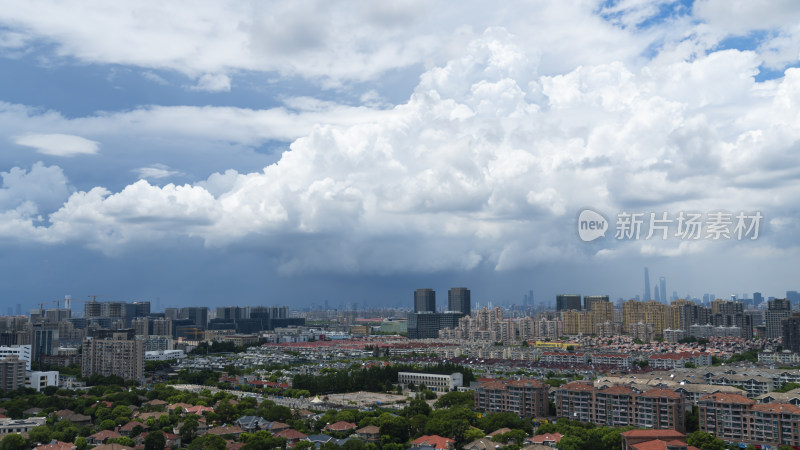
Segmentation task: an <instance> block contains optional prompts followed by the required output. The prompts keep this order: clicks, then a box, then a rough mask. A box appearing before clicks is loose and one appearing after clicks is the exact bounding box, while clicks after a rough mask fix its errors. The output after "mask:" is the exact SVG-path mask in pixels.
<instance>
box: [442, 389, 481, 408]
mask: <svg viewBox="0 0 800 450" xmlns="http://www.w3.org/2000/svg"><path fill="white" fill-rule="evenodd" d="M474 403H475V394H474V393H472V392H459V391H453V392H448V393H446V394H444V395H442V396H441V397H439V400H437V401H436V403H434V404H433V406H434V407H435V408H437V409H441V408H451V407H454V406H462V407H464V408H470V409H471V408H472V407H473V406H474Z"/></svg>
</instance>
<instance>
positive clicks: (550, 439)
mask: <svg viewBox="0 0 800 450" xmlns="http://www.w3.org/2000/svg"><path fill="white" fill-rule="evenodd" d="M563 437H564V435H563V434H561V433H545V434H537V435H536V436H533V437H529V438H528V439H526V440H525V442H530V443H531V444H539V445H546V446H548V447H553V448H555V446H556V444H558V443H559V442H561V438H563Z"/></svg>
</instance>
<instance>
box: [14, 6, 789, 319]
mask: <svg viewBox="0 0 800 450" xmlns="http://www.w3.org/2000/svg"><path fill="white" fill-rule="evenodd" d="M798 23H800V6H798V5H797V3H796V2H794V1H789V0H776V1H770V2H759V3H758V4H757V5H756V4H755V3H753V2H749V1H744V0H736V1H729V0H728V1H722V0H704V1H694V2H687V1H681V2H671V1H641V0H627V1H617V2H608V1H606V2H600V1H593V0H585V1H580V2H559V1H541V2H511V3H507V4H504V5H503V6H501V7H497V6H494V7H492V6H490V5H488V4H484V3H483V2H474V3H470V2H467V3H465V4H464V5H463V6H462V7H460V8H457V9H454V8H452V5H451V4H449V3H447V2H422V1H416V0H409V1H401V2H392V3H391V4H385V2H377V3H376V2H348V3H345V4H334V3H331V2H315V1H299V2H239V1H237V2H186V3H180V2H178V3H169V4H164V3H163V2H137V3H136V4H135V5H133V4H126V3H120V4H114V5H109V4H107V3H105V2H91V1H90V2H55V1H53V2H47V1H43V2H35V3H31V2H23V1H19V2H15V1H10V2H5V3H4V4H3V5H0V175H2V186H0V250H2V258H0V266H2V270H3V274H4V276H3V277H2V279H0V311H3V312H5V310H4V309H2V307H3V306H6V307H7V306H9V305H15V304H17V303H21V304H23V305H27V306H25V307H24V309H27V308H28V307H32V306H33V305H34V304H36V303H38V302H40V301H47V300H54V299H56V298H61V297H63V295H65V294H71V295H72V296H73V297H74V298H78V299H80V298H85V297H86V296H87V295H91V294H102V295H105V296H107V297H108V298H113V299H119V300H130V301H133V300H148V299H149V300H151V301H154V302H155V300H156V299H158V302H159V305H160V306H161V307H162V308H163V307H167V306H182V305H189V304H203V305H211V306H213V305H218V304H223V303H224V304H240V305H248V304H250V305H256V304H290V305H292V306H308V305H312V304H321V303H323V302H324V301H325V300H328V301H329V303H330V304H332V305H344V304H352V303H358V304H359V305H374V306H390V305H406V306H407V305H410V304H411V296H412V293H413V290H414V289H415V288H418V287H433V288H436V289H437V291H438V292H439V293H440V301H439V303H440V304H441V305H443V302H444V301H443V300H441V299H443V298H445V294H446V290H447V288H449V287H452V286H455V285H466V286H468V287H470V288H471V289H472V290H473V298H474V299H475V300H476V301H478V302H480V303H481V304H486V303H488V302H490V301H491V302H493V303H495V304H501V303H507V302H509V301H520V300H521V298H522V296H523V294H524V293H525V292H527V291H528V290H529V289H533V290H534V292H535V293H536V296H537V298H538V299H540V301H544V302H552V300H553V298H554V296H555V294H556V293H560V292H572V293H582V294H609V295H611V296H612V298H620V297H622V298H631V297H633V296H634V295H637V294H639V293H641V291H642V289H643V288H642V284H643V283H642V269H643V267H644V266H648V267H649V268H650V273H651V276H652V277H654V278H656V279H657V277H658V276H665V277H667V280H668V290H669V291H670V292H671V291H672V290H677V291H678V293H679V294H680V296H685V295H694V296H702V294H703V293H706V292H713V293H716V294H717V295H718V296H723V295H725V296H727V295H730V294H731V293H737V294H739V295H740V296H741V295H742V294H748V293H752V292H754V291H761V292H763V293H764V294H765V295H766V296H782V295H783V294H784V292H785V291H786V290H795V289H800V284H799V283H798V281H797V279H796V274H795V273H794V272H793V271H792V270H791V268H793V267H797V264H798V263H799V262H800V261H799V259H800V258H798V257H799V256H800V252H798V244H799V242H798V238H797V236H798V231H800V230H799V229H798V226H797V223H798V222H797V218H798V211H800V204H799V203H798V199H800V195H798V194H800V182H799V181H800V180H798V177H799V176H800V151H798V150H799V149H800V126H798V125H797V124H798V123H800V69H797V67H798V58H799V55H800V27H799V26H798ZM585 208H592V209H593V210H596V211H598V212H600V213H601V214H603V215H604V216H605V217H606V218H607V219H609V221H610V227H611V230H610V232H609V233H607V234H606V236H605V237H603V238H600V239H598V240H595V241H592V242H583V241H582V240H581V239H579V237H578V233H577V229H576V227H577V217H578V214H579V213H580V211H581V210H583V209H585ZM622 211H626V212H632V213H642V214H644V215H645V217H647V216H649V213H651V212H652V213H658V214H661V213H667V214H668V216H669V217H670V218H672V219H674V218H676V217H677V216H678V214H679V213H680V212H682V211H695V212H698V213H701V214H704V215H706V214H708V213H712V212H714V211H725V212H730V213H732V214H735V213H738V212H747V213H748V214H752V213H754V212H755V211H758V212H761V213H762V215H763V221H762V222H761V224H760V225H761V227H760V235H759V236H758V238H757V239H744V240H738V239H718V240H714V239H709V238H705V237H704V238H701V239H698V240H686V239H681V238H678V237H676V236H675V235H674V233H672V232H671V235H670V237H669V238H668V239H665V240H659V239H637V240H634V239H627V240H626V239H615V238H614V236H613V234H614V229H613V228H614V220H615V219H616V217H617V215H618V214H619V213H620V212H622ZM673 224H675V223H674V222H673ZM645 226H646V224H645Z"/></svg>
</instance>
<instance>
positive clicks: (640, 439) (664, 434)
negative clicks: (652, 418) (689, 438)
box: [622, 430, 686, 450]
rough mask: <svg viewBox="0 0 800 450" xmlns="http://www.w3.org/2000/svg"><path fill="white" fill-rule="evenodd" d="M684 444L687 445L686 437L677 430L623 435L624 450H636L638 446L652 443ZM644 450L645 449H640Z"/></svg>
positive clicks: (641, 431) (625, 433)
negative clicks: (676, 442)
mask: <svg viewBox="0 0 800 450" xmlns="http://www.w3.org/2000/svg"><path fill="white" fill-rule="evenodd" d="M655 440H659V441H663V442H673V441H678V442H683V443H684V445H685V443H686V435H685V434H683V433H681V432H679V431H675V430H630V431H626V432H624V433H622V450H635V449H637V448H636V447H634V446H636V445H638V444H641V443H644V442H650V441H655ZM638 450H643V449H638Z"/></svg>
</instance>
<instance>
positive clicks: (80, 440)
mask: <svg viewBox="0 0 800 450" xmlns="http://www.w3.org/2000/svg"><path fill="white" fill-rule="evenodd" d="M74 443H75V447H77V449H76V450H86V449H87V448H89V441H87V440H86V438H85V437H83V436H78V437H77V438H75V442H74Z"/></svg>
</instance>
